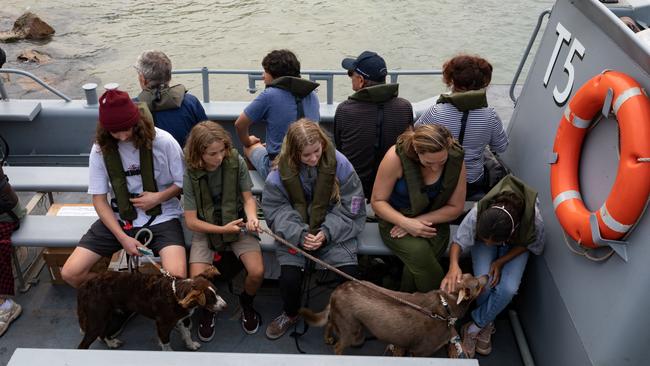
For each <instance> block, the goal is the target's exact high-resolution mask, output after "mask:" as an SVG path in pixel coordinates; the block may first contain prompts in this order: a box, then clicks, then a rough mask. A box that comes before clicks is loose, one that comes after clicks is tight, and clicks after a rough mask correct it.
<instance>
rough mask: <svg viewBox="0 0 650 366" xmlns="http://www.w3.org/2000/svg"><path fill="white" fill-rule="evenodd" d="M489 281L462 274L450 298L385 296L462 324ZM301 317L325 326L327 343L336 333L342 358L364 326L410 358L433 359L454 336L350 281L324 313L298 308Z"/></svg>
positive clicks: (360, 340) (336, 347)
mask: <svg viewBox="0 0 650 366" xmlns="http://www.w3.org/2000/svg"><path fill="white" fill-rule="evenodd" d="M487 280H488V277H487V276H481V277H478V278H474V277H472V276H471V275H469V274H464V275H463V279H462V281H461V283H460V284H459V286H458V287H457V289H458V290H457V292H455V293H451V294H450V293H446V292H444V291H442V290H434V291H430V292H427V293H419V292H418V293H414V294H409V293H404V292H396V291H390V290H386V292H388V293H390V294H391V295H392V296H395V297H399V298H401V299H404V300H407V301H409V302H411V303H414V304H416V305H419V306H421V307H422V308H424V309H426V310H428V311H430V312H431V313H433V314H437V315H439V316H440V317H441V318H445V319H448V318H456V319H460V318H462V317H463V316H464V315H465V312H466V311H467V309H468V307H469V304H470V302H471V301H472V300H474V299H475V298H476V297H478V295H479V294H480V293H481V291H482V290H483V287H484V286H485V285H486V283H487ZM441 297H442V298H444V299H445V301H446V302H447V304H448V305H447V307H445V306H444V305H443V304H442V301H441ZM300 315H302V316H303V318H304V319H305V321H306V322H307V324H309V325H312V326H320V327H322V326H325V343H327V344H334V341H335V340H334V337H333V335H332V332H334V333H336V335H337V337H338V341H337V342H336V344H335V345H334V352H335V353H336V354H337V355H340V354H343V351H344V350H345V349H346V348H347V347H349V346H355V345H361V344H362V343H363V342H364V331H363V329H364V327H365V328H366V329H368V331H370V333H372V334H373V335H374V336H375V337H377V339H379V340H381V341H384V342H387V343H390V344H393V345H394V346H395V347H396V348H398V349H399V348H401V349H402V350H406V351H408V352H411V353H412V354H413V355H414V356H430V355H432V354H433V353H434V352H436V351H437V350H438V349H440V348H441V347H442V346H444V345H445V344H446V343H447V342H449V340H450V339H451V336H452V328H451V327H449V326H448V322H447V321H446V320H441V319H437V318H432V317H429V316H427V315H425V314H423V313H422V312H420V311H418V310H416V309H414V308H412V307H410V306H407V305H404V304H401V303H399V302H398V301H396V300H394V299H392V298H390V297H388V296H386V295H383V294H381V293H379V292H377V291H374V290H372V289H369V288H368V287H366V286H363V285H362V284H360V283H356V282H351V281H350V282H346V283H344V284H342V285H340V286H338V287H337V288H336V289H335V290H334V292H332V295H331V297H330V301H329V304H328V305H327V307H326V308H325V310H323V311H322V312H320V313H317V314H315V313H313V312H312V311H311V310H309V309H306V308H302V309H300ZM400 351H401V350H400Z"/></svg>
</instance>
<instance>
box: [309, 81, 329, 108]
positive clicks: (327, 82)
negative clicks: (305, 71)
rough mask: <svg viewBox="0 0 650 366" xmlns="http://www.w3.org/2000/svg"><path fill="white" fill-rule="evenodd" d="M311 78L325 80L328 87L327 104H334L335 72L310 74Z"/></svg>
mask: <svg viewBox="0 0 650 366" xmlns="http://www.w3.org/2000/svg"><path fill="white" fill-rule="evenodd" d="M309 80H311V81H318V80H322V81H324V82H325V87H326V88H327V104H334V74H309Z"/></svg>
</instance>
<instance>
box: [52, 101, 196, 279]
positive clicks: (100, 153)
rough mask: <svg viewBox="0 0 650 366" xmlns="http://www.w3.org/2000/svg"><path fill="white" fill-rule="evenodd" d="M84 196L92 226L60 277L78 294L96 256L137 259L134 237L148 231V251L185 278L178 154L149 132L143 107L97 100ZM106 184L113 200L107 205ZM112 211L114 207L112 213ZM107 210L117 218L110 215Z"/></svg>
mask: <svg viewBox="0 0 650 366" xmlns="http://www.w3.org/2000/svg"><path fill="white" fill-rule="evenodd" d="M89 171H90V178H89V184H88V193H89V194H91V195H92V202H93V206H94V207H95V211H97V215H98V216H99V219H98V220H97V221H95V223H94V224H93V225H92V226H91V227H90V229H89V230H88V231H87V232H86V234H85V235H84V236H83V237H82V238H81V240H80V241H79V244H78V245H77V247H76V248H75V250H74V251H73V252H72V254H71V255H70V258H68V260H67V261H66V263H65V264H64V266H63V268H62V270H61V275H62V277H63V279H64V280H65V281H66V282H67V283H69V284H70V285H71V286H73V287H75V288H76V287H79V285H81V284H82V283H83V282H84V281H86V280H87V279H89V278H90V277H91V276H93V274H92V273H91V272H90V269H91V268H92V266H93V265H94V264H95V263H96V262H97V261H99V259H100V258H101V257H110V256H111V255H112V254H113V253H114V252H116V251H118V250H120V249H124V250H125V251H126V252H127V253H128V254H129V255H132V256H141V255H142V254H141V253H140V252H139V251H138V249H137V248H138V247H139V246H142V244H141V243H140V242H139V241H138V240H136V239H134V238H133V236H134V235H135V233H136V232H137V231H138V230H139V229H140V228H141V227H144V226H146V227H148V228H149V229H150V230H151V231H152V232H153V240H152V241H151V243H150V244H149V249H151V250H153V252H154V254H155V255H159V256H160V257H161V259H162V266H163V268H164V269H166V270H167V271H169V273H171V275H173V276H175V277H177V278H184V277H186V264H185V259H186V256H185V243H184V238H183V229H182V227H181V223H180V220H179V218H180V216H181V214H182V213H183V211H182V209H181V205H180V200H179V199H178V198H177V197H178V196H179V195H180V193H181V189H182V186H183V172H184V164H183V151H182V150H181V147H180V146H179V145H178V142H176V140H174V138H173V137H172V136H171V135H170V134H169V133H168V132H166V131H163V130H161V129H159V128H156V127H154V125H153V120H152V117H151V113H149V110H148V108H147V106H146V105H145V104H142V103H140V104H138V105H136V104H135V103H133V102H132V101H131V98H129V95H128V94H127V93H126V92H123V91H120V90H117V89H113V90H107V91H106V92H105V93H104V94H103V95H102V96H101V98H99V122H98V124H97V132H96V135H95V143H94V144H93V146H92V148H91V150H90V157H89ZM109 183H110V187H112V191H113V196H114V197H115V199H114V201H113V205H111V204H109V201H108V198H107V195H108V193H109ZM112 206H113V207H112ZM114 210H115V211H116V212H114Z"/></svg>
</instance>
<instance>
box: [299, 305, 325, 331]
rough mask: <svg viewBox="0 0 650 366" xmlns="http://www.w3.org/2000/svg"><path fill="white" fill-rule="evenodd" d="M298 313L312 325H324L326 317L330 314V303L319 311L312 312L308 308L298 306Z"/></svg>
mask: <svg viewBox="0 0 650 366" xmlns="http://www.w3.org/2000/svg"><path fill="white" fill-rule="evenodd" d="M298 313H299V314H300V316H302V318H303V319H305V322H306V323H307V324H309V325H311V326H312V327H324V326H325V324H327V319H328V318H329V315H330V305H329V304H327V306H326V307H325V310H323V311H321V312H320V313H314V312H313V311H311V310H310V309H308V308H300V310H298Z"/></svg>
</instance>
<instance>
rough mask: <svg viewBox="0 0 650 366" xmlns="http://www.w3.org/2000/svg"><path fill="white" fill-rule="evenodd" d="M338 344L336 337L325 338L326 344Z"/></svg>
mask: <svg viewBox="0 0 650 366" xmlns="http://www.w3.org/2000/svg"><path fill="white" fill-rule="evenodd" d="M334 343H336V339H334V337H325V344H327V345H329V346H332V345H334Z"/></svg>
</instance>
